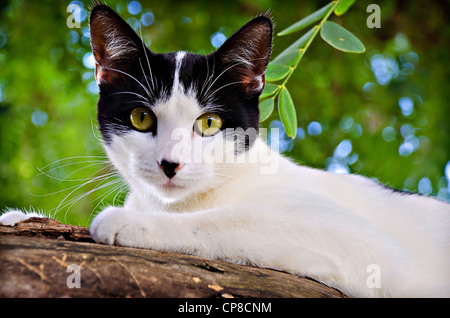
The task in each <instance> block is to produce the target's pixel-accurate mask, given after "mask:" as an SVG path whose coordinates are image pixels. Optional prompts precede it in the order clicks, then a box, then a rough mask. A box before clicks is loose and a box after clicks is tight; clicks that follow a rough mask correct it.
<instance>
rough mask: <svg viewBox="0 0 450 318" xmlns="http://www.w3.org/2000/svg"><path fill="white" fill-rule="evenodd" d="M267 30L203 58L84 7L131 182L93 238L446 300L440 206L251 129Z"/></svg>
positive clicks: (115, 146) (105, 11) (105, 112)
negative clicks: (306, 156)
mask: <svg viewBox="0 0 450 318" xmlns="http://www.w3.org/2000/svg"><path fill="white" fill-rule="evenodd" d="M111 26H114V27H113V28H112V27H111ZM271 33H272V24H271V21H270V19H268V18H267V17H264V16H263V17H259V18H256V19H254V20H252V21H251V22H249V23H248V24H247V25H246V26H244V27H243V28H242V29H241V30H239V31H238V32H237V33H236V34H235V35H233V36H232V37H231V38H230V39H228V40H227V41H226V42H225V44H224V45H223V46H222V47H221V48H220V49H219V50H218V51H217V52H216V53H213V54H210V55H208V56H198V55H194V54H190V53H185V52H177V53H169V54H155V53H153V52H151V51H150V50H148V49H146V48H143V47H142V42H141V41H140V40H139V38H138V37H137V36H136V34H134V32H133V31H132V30H131V28H129V27H128V26H127V25H126V24H125V22H123V20H121V19H120V17H118V16H117V15H116V14H115V13H114V12H113V11H112V10H110V9H109V8H107V7H105V6H97V7H95V8H94V9H93V12H92V15H91V41H92V46H93V51H94V55H95V57H96V60H97V63H98V66H97V69H96V78H97V81H98V83H99V86H100V100H99V105H98V106H99V123H100V129H101V132H102V134H103V138H104V141H105V150H106V152H107V153H108V156H109V158H110V160H111V161H112V163H113V164H114V165H115V166H116V168H117V169H118V170H119V171H120V173H121V174H122V176H123V178H124V179H125V181H126V182H127V184H128V185H129V189H130V193H129V195H128V197H127V199H126V202H125V204H124V206H123V207H109V208H106V209H105V210H104V211H102V212H101V213H100V214H99V215H98V216H97V217H96V218H95V219H94V221H93V223H92V225H91V234H92V236H93V238H94V239H95V240H97V241H98V242H102V243H107V244H118V245H124V246H133V247H141V248H150V249H157V250H164V251H172V252H181V253H188V254H195V255H199V256H203V257H207V258H218V259H222V260H226V261H229V262H233V263H242V264H251V265H255V266H260V267H267V268H273V269H278V270H283V271H288V272H291V273H295V274H297V275H302V276H308V277H312V278H314V279H316V280H318V281H321V282H323V283H325V284H327V285H329V286H332V287H335V288H337V289H339V290H341V291H342V292H344V293H346V294H348V295H350V296H363V297H366V296H394V297H395V296H447V297H448V296H450V234H449V233H450V230H449V229H450V205H448V204H445V203H443V202H440V201H438V200H435V199H431V198H427V197H424V196H419V195H409V194H402V193H397V192H394V191H391V190H389V189H387V188H385V187H383V186H381V185H379V184H378V183H376V182H374V181H372V180H369V179H367V178H364V177H360V176H356V175H339V174H333V173H329V172H325V171H321V170H317V169H311V168H306V167H302V166H298V165H296V164H294V163H293V162H291V161H290V160H288V159H286V158H284V157H282V156H280V155H279V154H278V153H276V152H274V151H272V150H271V149H269V147H268V146H267V145H266V143H265V141H263V140H262V139H261V138H260V137H257V136H256V134H254V133H252V131H253V132H255V131H256V130H257V128H258V127H257V126H258V97H259V94H260V93H261V91H262V88H263V87H264V72H265V68H266V66H267V63H268V59H269V55H270V47H271ZM135 111H136V112H137V114H138V115H136V114H135V113H134V112H135ZM130 112H131V115H130ZM205 114H213V115H208V116H206V117H204V116H205ZM135 115H136V116H135ZM130 116H131V117H130ZM133 116H134V117H133ZM130 118H131V119H130ZM199 118H203V119H204V123H205V125H207V126H208V127H209V128H210V129H213V132H214V133H211V134H210V133H209V132H208V131H207V130H205V131H203V128H204V127H203V126H202V125H200V126H196V125H197V122H198V121H197V120H198V119H199ZM216 126H217V127H218V128H217V127H216ZM193 127H194V128H193ZM196 127H197V128H196ZM216 128H217V129H216ZM236 128H240V129H241V130H236ZM214 129H215V130H214ZM199 130H200V131H199ZM246 134H247V135H246ZM208 147H209V148H208ZM211 147H212V148H214V147H215V148H214V149H216V151H211V149H212V148H211ZM199 149H200V151H199ZM205 149H206V150H205ZM219 150H223V152H221V151H219ZM262 158H264V160H263V159H262ZM268 167H269V169H268ZM7 218H8V215H4V216H2V218H1V219H0V222H1V221H5V220H6V219H7ZM9 218H10V219H9V221H8V222H9V223H13V221H14V220H19V219H21V218H23V216H22V215H21V214H20V213H14V212H12V213H10V214H9ZM8 222H6V223H8Z"/></svg>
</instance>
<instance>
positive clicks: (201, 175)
mask: <svg viewBox="0 0 450 318" xmlns="http://www.w3.org/2000/svg"><path fill="white" fill-rule="evenodd" d="M90 28H91V44H92V49H93V53H94V56H95V59H96V62H97V66H96V70H95V76H96V79H97V83H98V84H99V87H100V98H99V102H98V122H99V125H100V131H101V133H102V136H103V140H104V145H105V149H106V151H107V153H108V155H109V157H110V159H111V161H112V162H113V163H114V165H115V166H116V167H117V168H118V170H119V171H120V172H121V174H122V175H123V176H124V178H125V179H126V181H127V182H128V184H129V185H130V187H131V188H132V189H139V190H142V191H144V192H147V193H152V194H155V195H156V196H157V197H159V198H160V199H161V200H162V201H164V202H173V201H176V200H182V199H183V198H185V197H186V196H189V195H191V194H194V193H198V192H202V191H207V190H208V189H210V188H212V187H217V186H219V185H220V183H221V180H223V176H224V175H227V174H228V173H229V169H232V162H233V160H231V159H232V158H230V156H232V157H233V156H240V155H242V154H243V153H245V152H246V151H247V150H248V149H249V148H250V147H251V146H252V144H253V141H254V140H255V137H256V132H257V129H258V122H259V110H258V98H259V95H260V94H261V91H262V89H263V88H264V74H265V70H266V67H267V64H268V61H269V56H270V50H271V41H272V23H271V21H270V19H269V18H267V17H263V16H262V17H258V18H256V19H253V20H252V21H250V22H249V23H247V24H246V25H245V26H244V27H242V28H241V29H240V30H239V31H238V32H236V33H235V34H234V35H233V36H231V37H230V38H229V39H228V40H227V41H226V42H225V43H224V44H223V45H222V47H220V48H219V49H218V51H216V52H214V53H212V54H210V55H207V56H201V55H195V54H191V53H186V52H175V53H165V54H157V53H154V52H152V51H150V50H149V49H148V48H146V47H145V46H144V44H143V42H142V41H141V40H140V38H139V37H138V36H137V34H136V33H135V32H134V31H133V30H132V29H131V27H130V26H128V24H127V23H126V22H125V21H123V20H122V19H121V18H120V17H119V16H118V15H117V14H116V13H115V12H114V11H113V10H111V9H110V8H108V7H107V6H104V5H99V6H96V7H94V9H93V10H92V13H91V18H90Z"/></svg>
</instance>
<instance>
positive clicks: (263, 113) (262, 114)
mask: <svg viewBox="0 0 450 318" xmlns="http://www.w3.org/2000/svg"><path fill="white" fill-rule="evenodd" d="M274 105H275V98H274V97H272V98H268V99H266V100H264V101H262V102H261V103H259V121H260V122H263V121H265V120H266V119H267V118H269V116H270V115H271V114H272V112H273V108H274Z"/></svg>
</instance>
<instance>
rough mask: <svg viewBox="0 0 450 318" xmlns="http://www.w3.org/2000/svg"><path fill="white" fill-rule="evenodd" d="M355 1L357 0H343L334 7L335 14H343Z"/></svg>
mask: <svg viewBox="0 0 450 318" xmlns="http://www.w3.org/2000/svg"><path fill="white" fill-rule="evenodd" d="M354 3H355V0H342V1H341V3H339V5H338V6H337V7H336V9H334V14H336V15H343V14H344V13H345V12H347V10H348V9H349V8H350V7H351V6H352V5H353V4H354Z"/></svg>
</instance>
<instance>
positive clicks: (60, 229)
mask: <svg viewBox="0 0 450 318" xmlns="http://www.w3.org/2000/svg"><path fill="white" fill-rule="evenodd" d="M0 252H1V260H0V268H1V269H2V270H1V273H0V297H345V295H343V294H342V293H340V292H339V291H337V290H334V289H332V288H329V287H327V286H324V285H322V284H320V283H318V282H315V281H313V280H310V279H307V278H302V277H298V276H296V275H291V274H288V273H284V272H279V271H274V270H270V269H262V268H255V267H251V266H243V265H235V264H230V263H226V262H222V261H218V260H209V259H203V258H199V257H195V256H190V255H184V254H175V253H164V252H158V251H153V250H145V249H137V248H128V247H120V246H108V245H102V244H97V243H94V242H93V240H92V239H91V237H90V235H89V230H88V229H86V228H83V227H80V226H73V225H67V224H61V223H60V222H59V221H56V220H53V219H46V218H30V219H28V220H26V221H23V222H20V223H18V224H16V225H15V226H13V227H10V226H4V225H0ZM71 264H73V265H76V266H78V268H79V270H80V271H79V277H78V278H79V287H80V288H76V287H77V285H76V284H74V282H76V277H75V276H74V275H77V273H76V272H74V271H73V270H71V269H72V267H69V265H71ZM74 279H75V280H74ZM68 286H69V287H74V286H75V287H74V288H69V287H68Z"/></svg>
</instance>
